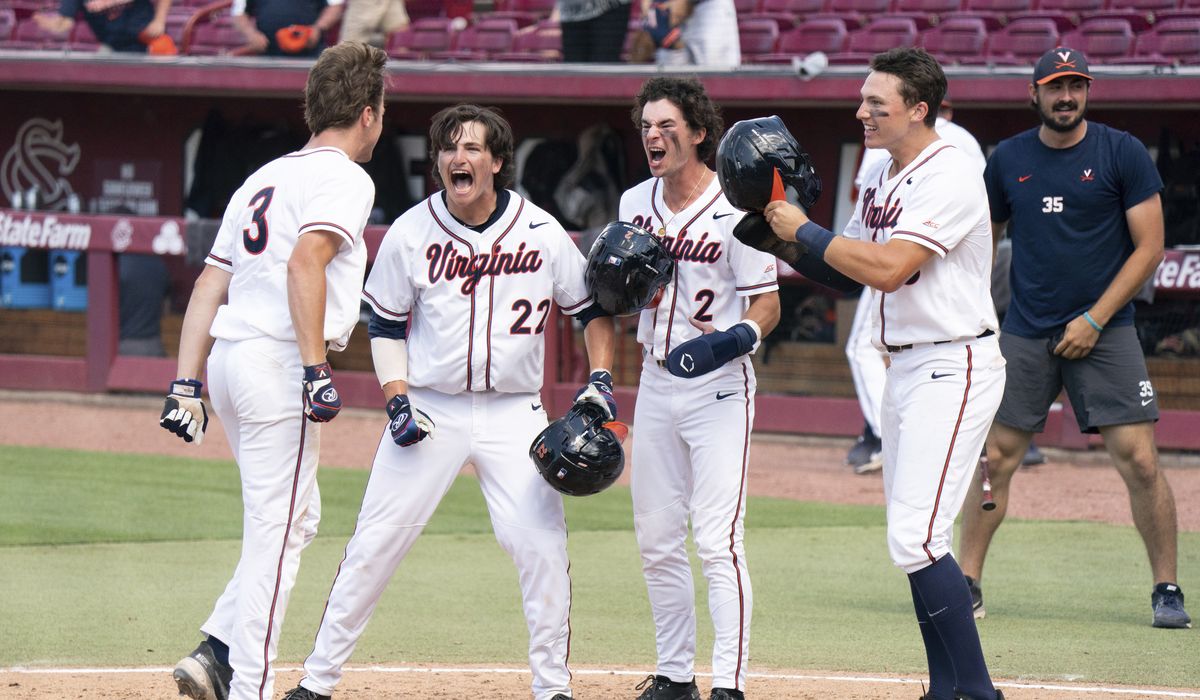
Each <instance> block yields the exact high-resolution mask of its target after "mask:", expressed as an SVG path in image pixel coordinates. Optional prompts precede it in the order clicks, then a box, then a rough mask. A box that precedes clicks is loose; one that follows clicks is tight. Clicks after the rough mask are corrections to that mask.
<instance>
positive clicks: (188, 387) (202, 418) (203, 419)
mask: <svg viewBox="0 0 1200 700" xmlns="http://www.w3.org/2000/svg"><path fill="white" fill-rule="evenodd" d="M203 386H204V385H203V384H202V383H201V382H200V381H199V380H198V379H176V380H175V381H173V382H171V393H169V394H167V401H166V403H165V404H163V411H162V415H161V416H159V418H158V424H159V425H161V426H162V427H163V428H164V429H166V430H168V431H170V432H172V433H175V434H176V435H178V436H179V437H181V438H183V440H184V442H195V443H196V444H197V445H199V444H200V443H202V442H204V431H205V429H207V428H208V411H206V410H205V409H204V402H203V401H201V400H200V389H201V388H203Z"/></svg>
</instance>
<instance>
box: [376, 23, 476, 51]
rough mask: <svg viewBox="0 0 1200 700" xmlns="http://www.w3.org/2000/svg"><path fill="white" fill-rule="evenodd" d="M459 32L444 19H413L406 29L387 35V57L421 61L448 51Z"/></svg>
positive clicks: (452, 46)
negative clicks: (437, 52)
mask: <svg viewBox="0 0 1200 700" xmlns="http://www.w3.org/2000/svg"><path fill="white" fill-rule="evenodd" d="M458 34H459V32H458V31H456V30H455V29H454V25H453V23H452V20H450V19H448V18H446V17H422V18H420V19H414V20H413V21H412V23H411V24H409V25H408V28H407V29H404V30H401V31H398V32H392V33H391V34H390V35H388V40H387V48H386V51H387V55H388V56H391V57H392V58H397V59H400V60H404V61H423V60H425V59H427V58H428V57H429V54H430V53H432V52H434V51H449V50H451V49H453V48H454V42H455V40H456V39H457V38H458Z"/></svg>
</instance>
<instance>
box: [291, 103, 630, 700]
mask: <svg viewBox="0 0 1200 700" xmlns="http://www.w3.org/2000/svg"><path fill="white" fill-rule="evenodd" d="M429 143H430V160H432V161H433V162H434V163H435V164H436V166H435V171H434V174H435V177H436V178H437V181H438V182H440V183H441V184H442V186H443V189H442V190H441V191H439V192H437V193H435V194H434V195H432V196H431V197H429V198H428V199H426V200H425V201H423V202H421V203H419V204H417V205H416V206H415V207H413V208H412V209H409V210H408V211H407V212H405V213H404V214H403V215H402V216H401V217H400V218H399V219H397V220H396V222H395V223H394V224H392V227H391V228H390V229H389V230H388V233H387V235H386V236H385V237H384V239H383V243H382V244H381V245H380V248H379V255H378V256H377V257H376V260H375V265H374V267H373V268H372V269H371V276H370V279H368V280H367V285H366V288H365V289H364V290H363V296H364V298H366V300H367V301H368V302H369V303H370V305H371V310H372V319H371V326H370V333H371V354H372V357H373V359H374V362H375V372H376V375H377V376H378V379H379V383H380V385H381V386H382V387H383V391H384V395H385V397H386V398H387V399H388V405H387V412H388V417H389V418H390V420H391V422H390V423H389V424H388V427H387V429H385V430H384V432H383V436H382V438H381V439H380V442H379V449H378V451H377V452H376V454H375V463H374V464H373V465H372V466H371V480H370V482H369V483H368V484H367V491H366V494H365V495H364V496H363V503H362V510H361V511H360V512H359V516H358V524H357V525H356V526H355V529H354V535H353V537H351V538H350V543H349V544H348V545H347V546H346V556H345V559H344V560H343V561H342V565H341V567H340V568H339V569H338V573H337V576H336V577H335V579H334V582H333V589H332V590H331V591H330V593H329V602H328V605H327V606H326V609H325V615H324V618H323V619H322V620H321V627H320V629H319V630H318V632H317V639H316V643H315V645H314V649H313V652H312V654H310V655H309V657H308V659H306V660H305V662H304V670H305V674H306V675H305V677H304V678H303V679H302V680H301V682H300V686H299V687H297V688H295V689H294V690H293V691H292V692H290V693H289V694H288V695H287V696H286V697H287V699H288V700H309V699H312V698H326V697H329V696H330V695H332V694H333V690H334V688H335V687H336V686H337V684H338V683H339V681H340V680H341V677H342V665H343V664H345V663H346V661H347V660H348V659H349V658H350V655H351V653H352V652H353V651H354V646H355V644H356V643H357V642H358V638H359V636H360V635H361V634H362V632H363V630H364V629H365V628H366V625H367V622H368V621H369V620H370V617H371V613H372V611H373V610H374V609H375V605H376V603H377V602H378V601H379V597H380V596H381V595H382V594H383V591H384V589H385V587H386V586H387V582H388V580H389V579H390V578H391V577H392V574H393V573H394V572H395V570H396V567H397V566H399V565H400V562H401V561H402V560H403V559H404V556H405V555H406V554H407V553H408V551H409V549H410V548H411V547H412V545H413V543H414V542H416V539H417V537H418V536H419V535H420V534H421V530H422V529H423V528H424V527H425V524H426V523H427V522H428V521H429V518H430V516H432V515H433V511H434V509H435V508H437V505H438V503H439V502H440V501H441V499H442V496H444V495H445V493H446V491H447V490H449V488H450V486H451V484H452V483H454V479H455V477H457V476H458V473H459V470H460V469H461V468H462V466H463V464H464V463H466V462H470V463H471V464H472V465H473V466H474V467H475V472H476V474H477V475H478V476H479V485H480V487H481V488H482V490H483V496H484V500H485V501H486V502H487V506H488V511H489V513H490V514H491V520H492V530H493V531H494V532H495V535H496V539H497V540H498V541H499V542H500V545H501V546H502V547H503V548H504V550H505V551H506V552H508V554H509V556H511V557H512V559H513V563H515V564H516V567H517V573H518V578H519V583H520V588H521V599H522V602H523V604H524V612H525V619H526V622H527V624H528V629H529V666H530V670H531V671H532V673H533V696H534V700H565V699H566V698H570V696H571V687H570V682H571V674H570V672H569V670H568V669H567V652H568V650H569V648H570V647H569V643H570V635H571V628H570V624H569V620H568V614H569V613H570V610H571V580H570V577H569V576H568V569H569V561H568V560H567V530H566V524H565V521H564V517H563V503H562V496H561V495H560V494H559V493H558V492H557V491H555V490H554V489H553V488H551V486H550V485H549V484H548V483H546V481H545V479H543V478H542V476H541V475H540V474H539V473H538V471H537V469H535V468H534V465H533V462H532V461H531V460H530V458H529V446H530V444H531V443H532V442H533V440H534V438H535V437H536V436H537V435H538V433H540V432H541V431H542V430H543V429H544V428H545V427H546V424H547V419H546V411H545V410H544V409H543V408H542V399H541V396H540V393H539V392H540V390H541V387H542V379H543V376H544V367H543V365H544V357H545V334H544V333H545V330H546V325H547V324H548V323H550V322H552V318H551V315H550V314H551V311H552V310H553V307H554V306H558V307H559V308H560V309H562V311H563V312H565V313H567V314H569V315H572V316H575V317H576V318H578V319H580V320H582V321H583V322H584V324H585V328H584V339H585V342H586V344H587V350H588V357H589V359H590V360H591V361H592V367H593V369H594V370H595V371H596V372H595V373H594V375H593V376H596V375H597V374H603V375H604V376H606V377H607V376H608V371H607V370H608V368H609V366H610V363H611V362H612V352H613V322H612V319H611V318H608V317H603V318H601V317H600V316H601V315H602V314H599V313H597V311H596V309H597V307H595V306H594V305H593V304H592V301H591V298H590V296H589V294H588V291H587V288H586V285H585V284H584V258H583V255H582V253H580V252H579V249H578V248H577V247H576V246H575V243H574V242H572V241H571V239H570V238H569V237H568V236H567V234H566V232H565V231H563V228H562V226H561V225H560V224H559V223H558V222H557V221H555V220H554V218H553V217H551V216H550V215H549V214H547V213H546V212H544V211H542V210H541V209H539V208H538V207H536V206H534V205H533V204H532V203H530V202H529V201H528V200H526V199H524V198H522V197H521V196H520V195H519V194H517V193H516V192H512V191H510V190H507V189H504V188H505V186H507V185H508V184H510V183H511V182H512V174H513V170H514V169H513V165H512V155H513V137H512V130H511V128H510V127H509V125H508V122H506V121H505V120H504V119H503V118H502V117H501V116H500V115H499V114H497V113H496V112H495V111H493V110H491V109H487V108H483V107H477V106H474V105H458V106H456V107H450V108H447V109H444V110H442V111H441V112H439V113H438V114H436V115H435V116H434V117H433V125H432V126H431V128H430V132H429ZM609 387H611V384H609ZM608 393H609V395H611V388H609V391H608ZM600 402H601V403H604V404H605V405H606V407H607V408H606V410H609V411H610V413H613V414H615V411H616V406H615V404H611V405H609V404H608V403H607V402H604V401H602V400H601V401H600ZM481 594H482V592H481Z"/></svg>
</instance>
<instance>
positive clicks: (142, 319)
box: [117, 253, 171, 357]
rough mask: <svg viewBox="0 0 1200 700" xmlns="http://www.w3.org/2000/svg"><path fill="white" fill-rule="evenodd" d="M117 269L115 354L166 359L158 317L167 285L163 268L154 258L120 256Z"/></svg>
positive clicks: (167, 281) (138, 254)
mask: <svg viewBox="0 0 1200 700" xmlns="http://www.w3.org/2000/svg"><path fill="white" fill-rule="evenodd" d="M117 268H118V270H119V279H120V287H119V289H120V293H119V295H120V299H119V309H120V310H119V315H120V328H121V335H120V338H121V339H120V342H119V344H118V346H117V353H118V354H121V355H144V356H148V357H166V356H167V353H166V351H165V350H164V349H163V342H162V315H163V301H164V300H165V299H166V296H167V291H168V290H169V289H170V284H171V279H170V275H169V274H168V273H167V264H166V263H165V262H164V261H163V259H162V257H161V256H158V255H146V254H141V253H122V254H121V255H118V256H117Z"/></svg>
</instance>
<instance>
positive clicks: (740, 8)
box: [733, 0, 761, 19]
mask: <svg viewBox="0 0 1200 700" xmlns="http://www.w3.org/2000/svg"><path fill="white" fill-rule="evenodd" d="M760 5H761V3H760V2H759V0H733V9H734V11H735V12H737V15H738V18H739V19H741V17H742V15H752V14H754V13H755V12H758V9H759V6H760Z"/></svg>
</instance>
